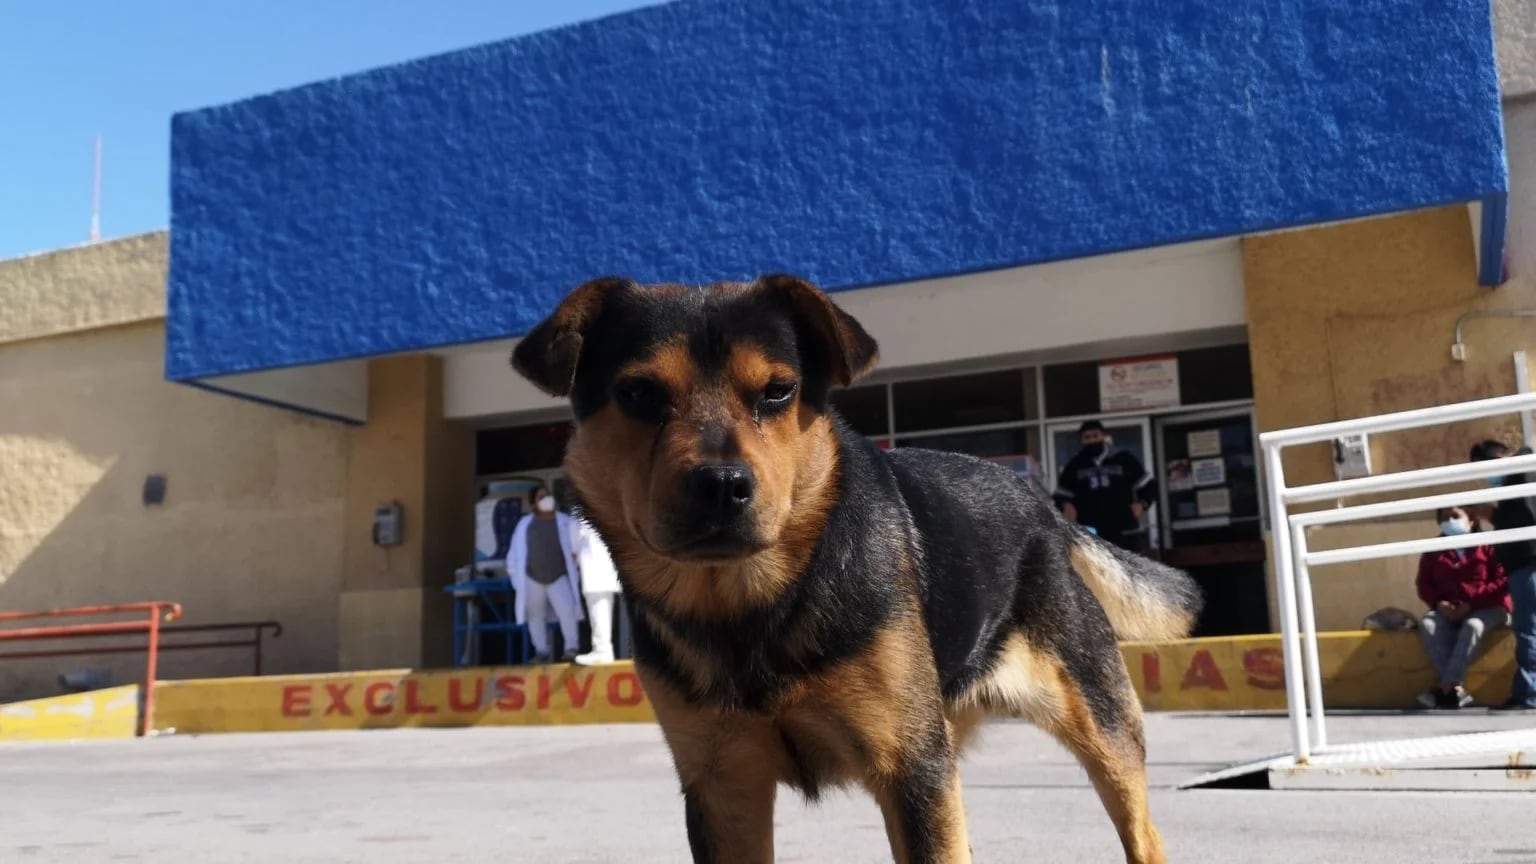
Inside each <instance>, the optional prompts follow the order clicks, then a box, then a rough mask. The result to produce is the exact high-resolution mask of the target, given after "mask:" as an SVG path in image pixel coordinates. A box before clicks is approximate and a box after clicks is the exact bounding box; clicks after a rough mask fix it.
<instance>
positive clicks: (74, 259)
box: [0, 231, 167, 343]
mask: <svg viewBox="0 0 1536 864" xmlns="http://www.w3.org/2000/svg"><path fill="white" fill-rule="evenodd" d="M166 238H167V234H166V232H164V231H157V232H155V233H153V234H142V235H139V236H136V237H127V238H124V239H122V240H113V241H111V242H108V243H97V244H94V245H91V246H79V247H76V248H74V249H63V250H60V251H57V252H48V253H45V254H42V255H31V256H28V257H26V258H14V259H10V260H6V261H0V309H3V310H4V314H3V315H0V343H5V342H12V341H16V340H20V339H35V338H38V337H42V336H51V335H57V334H61V333H70V332H74V331H78V330H88V329H91V328H94V327H106V326H110V325H115V324H130V323H134V322H141V321H151V320H157V319H160V318H163V317H165V272H166V260H167V258H166Z"/></svg>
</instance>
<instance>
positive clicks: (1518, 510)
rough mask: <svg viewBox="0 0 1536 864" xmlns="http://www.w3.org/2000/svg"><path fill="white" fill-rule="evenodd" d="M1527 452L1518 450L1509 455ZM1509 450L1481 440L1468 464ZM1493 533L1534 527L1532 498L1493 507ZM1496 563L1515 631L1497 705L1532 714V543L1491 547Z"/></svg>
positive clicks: (1535, 655) (1535, 654) (1535, 591)
mask: <svg viewBox="0 0 1536 864" xmlns="http://www.w3.org/2000/svg"><path fill="white" fill-rule="evenodd" d="M1529 452H1531V451H1530V450H1527V449H1524V448H1522V449H1521V450H1520V451H1519V453H1516V454H1513V455H1520V456H1523V455H1525V454H1527V453H1529ZM1510 455H1511V454H1510V452H1509V448H1508V447H1505V446H1504V445H1503V444H1500V443H1499V442H1497V441H1482V442H1479V443H1477V444H1475V445H1473V446H1472V461H1473V462H1482V461H1484V460H1487V459H1503V458H1505V457H1507V456H1510ZM1488 482H1489V484H1490V485H1493V486H1515V485H1519V484H1522V483H1529V482H1531V475H1529V474H1510V475H1507V476H1503V477H1490V478H1488ZM1492 522H1493V527H1494V530H1497V531H1503V530H1505V529H1508V528H1528V527H1530V526H1532V525H1536V498H1509V499H1506V500H1504V501H1500V502H1498V504H1497V505H1496V506H1495V507H1494V508H1493V519H1492ZM1493 551H1494V554H1495V555H1497V556H1498V559H1499V563H1500V564H1503V565H1504V572H1505V573H1506V574H1508V576H1509V599H1510V600H1511V601H1513V603H1514V615H1513V619H1512V621H1511V623H1510V627H1511V629H1513V630H1514V631H1515V680H1514V682H1513V683H1512V684H1511V686H1510V693H1509V701H1508V702H1506V703H1504V704H1503V705H1501V706H1499V707H1500V708H1501V709H1503V710H1505V711H1536V541H1531V540H1519V541H1516V542H1514V543H1500V544H1499V545H1497V546H1495V547H1493Z"/></svg>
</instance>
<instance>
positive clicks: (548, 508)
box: [539, 495, 555, 513]
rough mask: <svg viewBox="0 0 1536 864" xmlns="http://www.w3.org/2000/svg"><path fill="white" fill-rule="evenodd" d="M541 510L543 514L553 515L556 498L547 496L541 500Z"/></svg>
mask: <svg viewBox="0 0 1536 864" xmlns="http://www.w3.org/2000/svg"><path fill="white" fill-rule="evenodd" d="M539 510H540V512H543V513H553V512H554V510H555V496H553V495H545V496H544V497H543V498H540V499H539Z"/></svg>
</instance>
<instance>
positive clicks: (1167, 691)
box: [1120, 630, 1515, 711]
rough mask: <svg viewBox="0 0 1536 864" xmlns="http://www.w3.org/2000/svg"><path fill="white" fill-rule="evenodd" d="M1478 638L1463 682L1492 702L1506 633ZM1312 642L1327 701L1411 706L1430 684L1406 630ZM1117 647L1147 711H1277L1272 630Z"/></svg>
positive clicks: (1506, 672)
mask: <svg viewBox="0 0 1536 864" xmlns="http://www.w3.org/2000/svg"><path fill="white" fill-rule="evenodd" d="M1483 645H1484V646H1486V647H1485V648H1484V649H1483V650H1482V651H1481V654H1480V656H1479V657H1478V659H1477V660H1476V661H1475V662H1474V663H1473V665H1472V668H1471V669H1470V670H1468V674H1467V689H1468V690H1470V691H1471V693H1472V695H1473V697H1474V698H1476V699H1477V700H1478V702H1479V703H1480V704H1484V705H1496V704H1499V703H1500V702H1503V701H1504V700H1506V699H1508V698H1509V685H1510V679H1511V677H1512V676H1513V675H1514V667H1515V661H1514V653H1513V650H1512V645H1513V640H1512V639H1511V638H1510V635H1509V631H1507V630H1501V631H1498V632H1496V633H1494V634H1493V635H1492V636H1490V637H1489V638H1488V639H1486V640H1485V641H1484V642H1483ZM1317 648H1318V666H1319V668H1320V670H1321V671H1322V675H1323V701H1324V703H1326V704H1327V706H1328V707H1329V708H1338V709H1372V708H1375V709H1397V708H1413V707H1415V704H1414V697H1415V696H1417V695H1418V694H1419V693H1421V692H1423V691H1424V690H1426V689H1428V688H1429V687H1430V686H1432V685H1433V684H1434V678H1435V676H1434V672H1433V671H1432V670H1431V668H1430V665H1429V657H1428V655H1426V654H1425V653H1424V646H1423V643H1422V642H1420V641H1419V635H1418V634H1417V633H1415V632H1412V631H1407V632H1403V631H1397V632H1372V631H1367V630H1358V631H1348V632H1337V633H1322V634H1319V636H1318V646H1317ZM1120 650H1121V653H1123V654H1124V655H1125V662H1126V665H1127V666H1128V667H1129V668H1130V671H1131V681H1132V682H1133V683H1134V684H1135V685H1136V692H1137V693H1138V694H1140V695H1141V702H1142V705H1143V706H1145V707H1146V708H1147V709H1148V710H1150V711H1255V710H1282V711H1283V710H1285V663H1284V660H1283V657H1282V655H1281V651H1280V637H1279V636H1278V635H1266V636H1230V637H1219V638H1211V639H1190V640H1187V641H1184V642H1140V643H1138V642H1130V643H1126V644H1124V645H1121V646H1120Z"/></svg>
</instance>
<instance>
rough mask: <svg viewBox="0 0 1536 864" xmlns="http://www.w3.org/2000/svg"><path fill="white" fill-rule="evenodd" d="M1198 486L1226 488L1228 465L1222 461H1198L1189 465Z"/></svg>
mask: <svg viewBox="0 0 1536 864" xmlns="http://www.w3.org/2000/svg"><path fill="white" fill-rule="evenodd" d="M1189 465H1190V473H1191V474H1192V475H1194V478H1195V485H1196V486H1225V485H1226V483H1227V463H1226V462H1225V461H1224V460H1222V459H1196V460H1194V461H1193V462H1191V463H1189Z"/></svg>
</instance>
